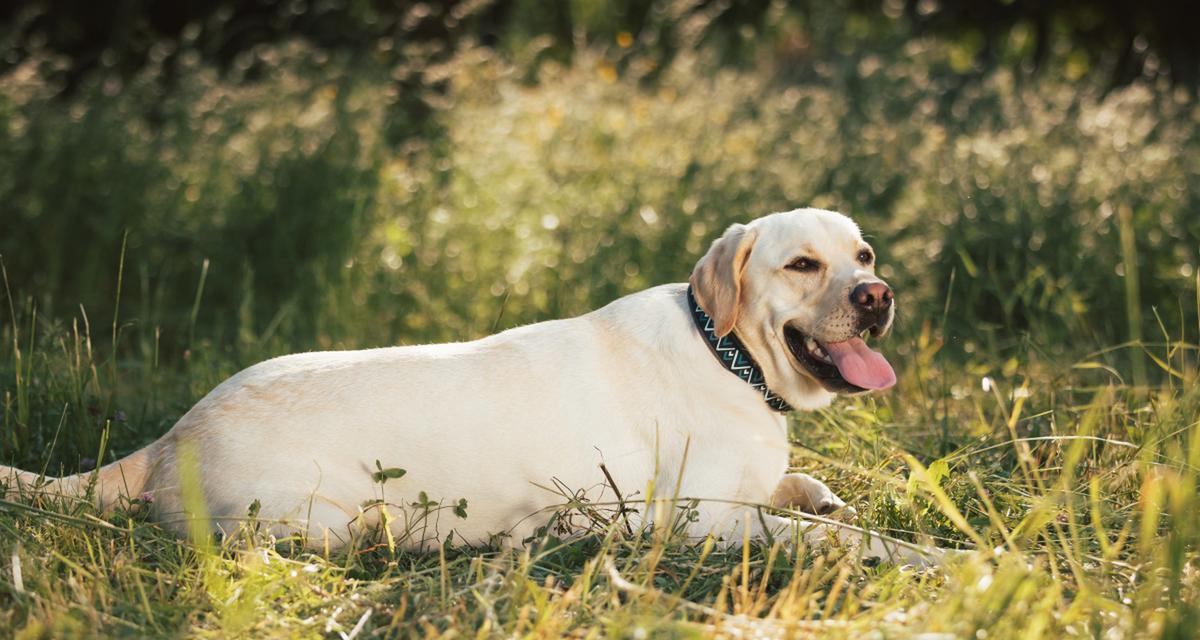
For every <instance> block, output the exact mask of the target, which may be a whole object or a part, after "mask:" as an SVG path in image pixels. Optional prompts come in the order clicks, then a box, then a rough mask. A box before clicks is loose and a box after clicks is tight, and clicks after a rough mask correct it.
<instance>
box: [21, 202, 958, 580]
mask: <svg viewBox="0 0 1200 640" xmlns="http://www.w3.org/2000/svg"><path fill="white" fill-rule="evenodd" d="M895 309H896V305H895V301H894V297H893V294H892V290H891V289H890V288H889V287H888V285H887V284H885V283H884V282H883V281H882V280H881V279H880V278H879V277H878V276H877V275H876V273H875V254H874V251H873V249H872V248H871V246H870V245H869V244H868V243H867V242H866V241H864V240H863V238H862V235H861V233H860V231H859V228H858V226H857V225H856V224H855V223H854V222H853V221H852V220H851V219H850V218H848V217H846V216H844V215H842V214H839V213H835V212H831V211H824V210H819V209H798V210H794V211H788V212H782V213H774V214H770V215H767V216H764V217H761V218H758V219H756V220H753V221H751V222H749V223H747V224H734V225H732V226H730V227H729V228H728V229H727V230H726V231H725V232H724V234H723V235H722V236H721V237H720V238H719V239H717V240H716V241H714V242H713V243H712V246H711V247H710V248H709V250H708V251H707V253H706V254H705V255H704V256H703V257H702V258H701V259H700V260H699V262H697V263H696V265H695V268H694V270H693V271H692V273H691V277H690V279H689V281H688V282H687V283H677V284H666V285H661V286H657V287H654V288H651V289H647V290H644V291H641V292H638V293H634V294H631V295H628V296H625V297H623V298H620V299H618V300H616V301H614V302H612V303H610V304H608V305H607V306H604V307H602V308H600V309H598V310H596V311H593V312H591V313H588V314H585V315H582V316H579V317H575V318H570V319H564V320H551V321H547V322H540V323H537V324H532V325H528V326H522V327H518V328H514V329H509V330H507V331H504V332H501V333H498V334H495V335H492V336H489V337H486V338H483V339H480V340H475V341H473V342H464V343H453V344H433V345H422V346H404V347H388V348H379V349H368V350H361V351H335V352H311V353H301V354H295V355H287V356H282V357H278V358H275V359H272V360H268V361H265V362H262V363H259V364H256V365H254V366H252V367H250V368H248V369H245V370H244V371H242V372H240V373H238V374H236V375H234V376H233V377H231V378H229V379H228V380H226V381H224V382H223V383H221V384H220V385H218V386H217V387H216V388H215V389H213V390H212V392H210V393H209V394H208V395H206V396H205V397H204V398H202V399H201V400H200V401H199V402H198V403H197V404H196V405H195V406H194V407H193V408H192V409H191V410H190V411H188V412H187V413H186V414H185V415H184V416H183V417H182V418H181V419H180V420H179V421H178V423H176V424H175V426H174V427H173V428H172V429H171V430H170V431H169V432H168V433H167V434H166V435H165V436H163V437H162V438H161V439H159V440H158V441H156V442H154V443H152V444H150V445H148V446H146V447H145V448H143V449H141V450H139V451H137V452H135V453H133V454H131V455H129V456H128V457H126V458H124V459H121V460H118V461H116V462H113V463H110V464H108V465H106V466H104V467H102V468H101V469H99V470H98V471H97V472H95V473H94V474H80V475H76V476H71V477H67V478H62V479H56V480H49V481H46V480H44V479H41V478H39V477H37V476H36V475H35V474H32V473H28V472H24V471H19V470H16V469H13V468H11V467H0V480H3V479H7V480H8V482H7V485H8V486H9V490H8V494H7V495H8V496H9V497H10V498H12V497H13V496H16V495H18V493H19V492H21V491H24V490H28V489H29V488H31V487H33V488H38V489H40V490H43V491H46V492H49V493H56V494H62V495H69V496H85V495H88V496H92V497H94V499H95V500H96V501H97V503H98V506H99V507H100V508H101V509H105V510H111V509H113V508H116V507H118V506H119V505H121V504H123V503H124V504H127V503H128V501H129V500H130V499H135V500H136V501H137V503H138V504H139V505H140V506H141V507H142V508H145V509H147V510H148V512H147V514H148V517H150V518H151V519H153V520H156V521H158V522H160V523H161V524H162V525H163V526H164V527H167V528H168V529H172V530H174V531H177V532H178V533H180V534H181V535H182V534H186V533H187V532H188V531H189V526H190V525H191V524H192V523H194V521H195V519H196V518H203V519H204V520H203V521H204V523H205V525H206V526H208V527H211V528H212V529H214V530H216V531H218V532H226V533H228V532H231V531H234V530H236V529H237V527H238V526H239V524H240V523H242V522H243V521H245V520H246V519H247V516H248V513H249V515H253V516H254V517H255V519H256V520H257V521H259V522H262V523H269V527H270V531H271V533H273V534H275V535H280V536H282V535H294V534H298V535H299V536H300V539H302V540H304V541H305V544H306V545H307V546H310V547H314V548H319V547H322V546H324V547H325V548H327V549H328V548H330V547H335V548H336V547H341V546H344V545H346V544H349V543H350V542H351V541H353V540H355V539H356V537H357V536H362V535H365V534H367V533H368V532H372V531H374V532H377V533H378V532H380V530H381V527H386V528H387V529H388V531H389V532H391V534H392V536H393V538H394V539H395V540H396V541H397V543H396V544H399V545H402V546H405V547H408V548H413V549H420V548H425V547H426V546H428V545H429V544H431V543H437V542H438V541H441V540H443V539H444V538H446V537H447V536H450V537H452V539H454V540H456V541H460V542H464V543H466V544H471V545H484V544H496V543H497V542H499V543H501V544H505V543H508V544H516V543H518V542H521V541H526V540H530V539H533V537H534V536H535V534H537V533H538V532H539V529H540V530H541V531H543V532H544V531H545V529H544V527H545V525H546V524H547V514H549V513H550V512H553V511H554V510H555V508H556V507H558V506H561V505H562V504H563V503H564V502H565V499H564V496H565V497H566V498H567V499H576V500H578V499H579V498H581V497H586V499H587V500H589V501H592V502H594V503H596V504H612V503H614V502H619V503H621V504H623V505H624V504H626V503H628V505H636V504H638V501H639V500H641V501H642V502H641V504H642V507H640V508H631V507H629V506H628V505H627V506H625V507H624V508H625V509H628V510H630V511H633V514H632V516H627V517H629V518H631V519H632V520H634V521H635V522H636V523H637V524H639V525H654V524H656V522H655V519H656V518H659V519H663V518H666V517H669V514H668V513H667V510H664V509H661V508H658V509H656V508H653V507H652V506H651V502H647V500H648V499H649V498H651V497H652V494H653V496H656V497H661V496H664V495H670V496H672V497H676V498H681V497H687V498H695V499H697V500H693V501H691V502H690V503H689V504H690V505H691V507H690V508H689V509H688V511H689V513H688V515H687V517H686V518H682V519H681V520H682V522H683V526H684V527H685V528H686V533H687V535H689V536H694V537H696V538H703V537H704V536H707V535H714V536H717V537H718V538H720V539H723V540H726V541H730V542H731V543H733V544H737V543H739V542H740V541H741V540H742V539H743V536H745V535H747V534H748V535H749V536H750V537H752V538H756V539H770V538H773V537H775V538H788V539H793V540H797V541H798V540H800V539H801V538H803V539H804V540H805V541H807V542H821V541H824V542H830V541H835V542H840V543H844V544H848V545H852V546H853V547H855V548H857V549H858V551H859V552H860V553H861V554H862V555H863V556H864V557H870V558H879V559H884V560H890V561H894V562H902V563H909V564H917V565H927V564H931V563H935V562H937V561H939V559H940V558H941V552H939V551H938V550H936V549H929V548H924V547H919V546H916V545H909V544H906V543H902V542H899V541H895V540H890V539H887V538H884V537H882V536H879V535H878V534H875V533H873V532H868V531H864V530H862V529H858V528H855V527H846V526H840V525H838V524H837V523H834V522H831V521H828V520H825V521H824V522H813V521H812V520H806V519H800V520H797V519H793V518H791V517H785V516H781V515H777V514H776V513H773V512H772V510H771V509H769V508H768V509H763V508H761V506H766V507H777V508H799V509H801V510H803V511H807V512H809V513H813V514H819V515H822V514H823V515H829V514H831V512H834V511H837V510H838V509H843V508H844V507H845V503H844V501H842V500H841V499H840V498H838V497H837V496H836V495H834V494H833V492H831V491H830V490H829V489H828V487H826V486H825V485H824V484H822V483H821V482H819V481H817V480H816V479H814V478H812V477H810V476H806V475H803V474H787V473H786V471H787V468H788V455H789V451H790V446H789V442H788V436H787V420H786V415H787V412H789V411H792V410H812V409H817V408H820V407H825V406H827V405H829V404H830V403H831V401H832V400H833V399H834V398H835V397H836V396H837V395H839V394H857V393H864V392H867V391H872V390H880V389H886V388H888V387H890V386H892V385H893V384H894V383H895V381H896V377H895V373H894V371H893V369H892V367H891V365H890V364H889V363H888V361H887V360H886V359H885V358H884V357H883V356H882V355H880V354H879V353H878V352H876V351H874V350H872V349H871V348H870V347H868V346H867V343H866V341H865V339H864V338H869V337H875V336H881V335H883V334H886V333H887V332H888V330H889V329H890V328H891V326H892V323H893V319H894V317H895ZM189 479H190V480H189ZM189 486H193V487H195V490H193V491H191V492H190V493H189V490H188V487H189ZM189 496H190V497H189ZM251 505H254V506H253V507H251ZM248 510H250V511H248ZM197 514H200V515H197ZM560 524H561V523H560ZM414 530H419V532H418V533H416V534H414V533H413V532H414Z"/></svg>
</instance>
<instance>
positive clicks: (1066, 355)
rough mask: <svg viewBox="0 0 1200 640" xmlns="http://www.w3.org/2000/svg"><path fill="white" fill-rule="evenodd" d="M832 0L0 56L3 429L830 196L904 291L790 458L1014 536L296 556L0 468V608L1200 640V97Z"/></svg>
mask: <svg viewBox="0 0 1200 640" xmlns="http://www.w3.org/2000/svg"><path fill="white" fill-rule="evenodd" d="M836 4H837V3H824V4H821V3H817V4H815V5H813V6H812V7H809V8H808V9H806V10H804V11H803V12H801V13H802V14H803V15H801V14H798V13H794V12H783V13H781V14H779V15H778V16H776V17H775V18H771V20H773V21H774V22H771V23H770V24H767V25H764V27H763V29H762V30H761V32H759V33H756V34H753V35H754V37H753V38H749V37H747V42H750V41H751V40H753V41H758V42H761V45H760V46H759V48H758V49H756V50H755V52H752V53H754V55H750V56H748V57H747V58H746V59H745V60H744V62H743V63H742V64H739V65H734V66H729V65H720V64H718V63H716V62H715V59H716V58H717V57H718V56H716V54H714V52H713V51H711V50H709V49H707V48H705V47H704V46H702V45H700V44H694V45H693V44H681V45H680V47H679V51H678V53H677V55H674V56H672V57H671V59H670V60H669V61H664V60H663V59H661V58H656V57H654V56H653V55H647V54H646V52H645V50H644V49H642V48H641V45H640V44H634V45H633V46H627V45H625V44H620V43H608V42H596V41H588V42H580V43H579V47H577V50H576V53H575V56H574V58H573V59H572V60H570V61H563V60H559V59H558V58H556V57H554V56H550V57H545V56H542V55H541V52H540V50H539V49H538V44H537V43H536V42H531V43H527V45H522V44H519V43H518V44H514V45H513V47H512V49H511V50H508V51H507V52H501V53H497V52H496V51H492V50H486V49H479V48H476V47H472V46H470V45H469V44H464V45H463V46H462V47H461V49H459V50H456V51H454V52H447V54H446V55H445V56H441V57H437V58H436V59H434V58H428V57H423V56H425V54H424V53H422V51H420V50H419V48H418V49H413V50H407V49H404V50H401V49H402V48H401V47H397V48H396V50H395V51H393V50H392V49H390V48H388V49H386V50H384V49H380V51H378V52H377V55H371V56H361V57H342V56H339V55H336V54H329V53H328V52H324V51H321V50H318V49H315V48H314V47H312V46H310V45H306V44H304V43H302V42H283V43H280V44H277V45H269V46H264V47H262V48H261V49H259V50H257V52H256V53H255V54H254V56H253V57H252V58H251V57H247V58H246V59H244V60H239V61H235V64H233V65H232V66H231V68H230V69H228V70H226V71H225V72H224V73H219V72H218V70H217V69H215V68H213V67H211V66H210V65H207V64H206V63H204V62H203V61H202V58H201V57H200V56H197V55H193V54H194V53H195V52H192V51H188V50H187V49H186V46H185V48H184V49H183V50H181V51H180V55H179V64H178V66H177V68H176V69H175V70H174V71H172V73H171V78H172V79H171V82H170V83H164V82H162V80H163V75H164V72H163V71H162V69H159V68H156V67H155V64H157V63H154V62H153V61H152V62H151V63H149V64H148V66H147V67H146V68H145V69H144V70H143V71H141V72H139V73H137V74H135V75H134V76H133V77H131V78H126V79H123V80H122V79H118V78H116V77H115V76H106V75H105V73H107V72H105V71H103V70H101V71H98V72H96V75H94V76H92V77H88V78H84V79H82V80H81V82H80V84H79V86H78V87H77V88H76V90H75V93H74V94H73V95H72V96H66V97H63V96H56V86H55V84H54V82H53V81H52V80H49V79H48V78H52V77H53V76H54V73H53V71H54V69H55V68H56V66H55V65H56V64H57V61H56V60H55V59H54V58H53V56H49V55H45V54H43V53H42V52H38V51H32V52H29V53H28V55H23V56H22V57H21V60H23V62H21V64H19V65H18V66H16V67H14V68H13V69H11V70H10V71H9V72H7V73H5V74H3V75H0V219H2V220H3V225H2V226H0V229H2V230H0V255H2V256H3V262H2V264H3V266H4V279H3V280H4V282H3V285H4V290H3V297H4V303H3V305H2V306H0V410H2V420H0V426H2V430H0V462H2V463H5V464H15V465H18V466H21V467H22V468H26V469H31V470H44V471H45V472H46V473H48V474H51V475H61V474H62V473H64V472H66V473H70V472H74V471H78V470H80V469H88V468H92V467H94V466H95V465H97V464H98V463H101V462H102V461H103V460H112V459H114V458H116V457H120V456H123V455H126V454H128V453H129V452H131V451H133V450H135V449H137V448H138V447H140V446H141V445H143V444H145V443H147V442H149V441H151V440H153V439H155V438H157V437H158V436H160V435H161V434H162V433H164V432H166V430H168V429H169V428H170V427H171V425H172V424H174V422H175V420H177V419H178V418H179V416H181V415H182V414H183V413H184V412H185V411H186V410H187V409H188V408H189V407H191V406H192V404H193V403H194V402H195V401H196V400H197V399H199V398H200V397H201V396H202V395H204V394H205V393H207V392H208V391H209V390H210V389H211V388H212V387H213V386H215V385H216V384H217V383H219V382H220V381H222V380H223V379H225V378H226V377H228V376H229V375H232V374H233V373H235V372H236V371H238V370H240V369H241V368H243V367H245V366H248V365H250V364H253V363H254V362H257V361H260V360H262V359H265V358H267V357H271V356H274V355H278V354H282V353H290V352H296V351H305V350H312V349H324V348H359V347H369V346H379V345H385V344H397V343H409V344H411V343H414V342H427V341H443V340H450V339H470V338H475V337H479V336H481V335H485V334H487V333H490V332H491V331H493V330H495V329H502V328H505V327H509V326H514V325H517V324H524V323H528V322H533V321H538V320H544V319H547V318H553V317H563V316H570V315H575V314H578V313H582V312H584V311H587V310H589V309H592V308H595V307H597V306H599V305H601V304H604V303H606V302H608V301H610V300H612V299H614V298H616V297H619V296H621V295H624V294H625V293H628V292H630V291H635V290H638V289H642V288H645V287H647V286H651V285H653V284H658V283H662V282H670V281H682V280H684V279H686V277H687V273H688V271H689V269H690V266H691V265H692V264H693V263H694V261H695V259H696V258H697V257H698V256H699V254H700V253H701V252H702V251H703V249H704V247H705V246H706V245H707V242H708V241H709V240H710V239H711V238H712V237H713V236H714V235H716V233H717V232H718V231H719V230H720V229H722V228H724V226H726V225H727V224H729V223H730V222H733V221H744V220H746V219H748V218H750V217H754V216H756V215H759V214H762V213H766V212H769V211H773V210H779V209H781V208H784V207H791V206H798V205H802V204H813V205H816V206H824V207H829V208H836V209H839V210H843V211H846V212H848V213H850V214H852V215H853V216H854V217H855V218H856V219H857V220H858V221H859V222H860V223H861V224H862V226H863V228H864V229H865V230H866V231H867V232H868V234H869V238H870V239H871V240H872V242H873V243H874V244H875V245H876V249H877V251H878V253H879V256H880V263H881V265H882V267H881V269H882V270H881V274H882V275H883V276H884V277H885V278H886V279H888V281H889V282H890V283H891V284H893V285H894V286H895V288H896V289H897V291H898V292H899V299H900V307H899V310H900V316H899V319H898V330H897V333H896V335H895V336H894V337H893V338H891V339H890V341H889V342H888V343H886V344H885V345H884V350H885V351H886V352H887V354H888V356H889V358H890V359H891V360H892V361H893V362H894V363H896V364H897V365H898V370H899V374H900V384H899V386H898V387H897V388H896V389H895V390H893V391H890V392H888V393H886V394H881V395H874V396H869V397H864V398H858V399H850V400H841V401H839V402H838V403H837V404H836V405H835V406H834V407H833V408H831V409H830V410H828V411H822V412H818V413H811V414H798V415H796V416H794V417H793V418H792V425H791V428H792V436H793V441H794V443H795V448H794V456H793V464H794V465H795V468H796V469H798V470H803V471H806V472H809V473H812V474H814V475H817V476H818V477H821V478H822V479H824V480H825V481H826V482H827V483H828V484H829V485H830V486H832V487H833V488H834V489H835V491H837V492H838V493H839V494H840V495H841V496H843V497H844V498H845V499H847V501H849V502H850V503H852V504H853V505H854V506H855V507H856V508H857V510H858V513H859V517H860V523H861V524H863V525H865V526H869V527H871V528H875V529H880V530H885V531H888V532H890V533H892V534H894V535H897V536H900V537H906V538H912V539H925V540H937V541H940V542H941V543H942V544H946V545H951V546H964V547H971V546H976V547H980V548H982V549H985V550H991V549H995V548H998V547H999V548H1002V549H1004V552H1003V553H999V554H997V553H993V552H991V551H983V552H980V553H978V554H973V555H971V556H970V557H968V558H966V559H965V560H963V561H962V562H959V563H956V564H954V565H952V566H948V567H946V568H945V569H943V570H938V571H930V572H926V573H914V572H911V571H907V570H902V569H898V568H895V567H863V566H861V565H860V564H858V563H857V562H855V561H854V560H853V559H851V558H846V557H842V556H841V555H840V554H839V553H838V552H837V551H836V550H816V549H785V548H781V547H774V546H770V545H751V546H749V547H746V548H745V549H744V550H723V549H720V548H710V547H706V546H704V545H688V544H685V543H683V542H682V541H680V540H679V539H677V538H675V537H672V536H670V535H666V534H663V533H662V532H659V533H656V534H645V535H640V534H638V532H630V531H627V530H626V529H625V528H624V527H623V526H621V523H619V522H617V523H612V522H608V521H607V520H606V519H605V518H604V517H603V516H602V513H601V512H602V511H603V510H598V509H597V507H598V506H597V505H583V504H574V505H571V506H570V509H571V510H573V511H575V512H580V511H582V512H583V513H575V514H574V515H575V516H576V517H592V518H597V519H598V522H597V528H596V531H595V535H593V536H590V537H587V538H585V539H582V540H577V541H573V542H570V543H563V542H562V541H558V540H553V539H546V540H542V541H541V542H539V543H538V544H536V545H534V546H533V547H531V548H529V549H526V550H524V551H520V552H499V551H495V550H470V549H456V548H446V549H441V550H440V551H439V552H437V553H429V554H411V553H400V552H394V551H391V550H389V548H388V547H387V545H386V544H384V545H383V546H379V547H372V546H370V545H363V546H361V547H358V548H355V549H353V550H352V551H350V552H346V553H339V554H333V555H328V554H315V555H314V554H305V553H301V552H297V551H295V550H293V549H290V548H289V547H288V545H286V544H283V545H276V544H272V543H271V541H269V540H262V539H260V538H257V537H255V536H249V537H248V538H242V539H241V540H238V541H236V542H237V543H236V544H234V541H230V542H227V543H221V544H216V543H214V542H213V541H211V540H196V541H194V542H193V541H186V540H178V539H176V538H174V537H171V536H169V535H167V534H165V533H164V532H163V531H161V530H160V529H159V528H157V527H155V526H154V525H152V524H149V523H147V522H145V521H143V520H142V519H141V518H139V516H138V511H137V509H136V505H129V508H128V509H126V510H124V511H123V512H120V513H116V514H110V515H103V516H102V515H100V514H97V513H95V512H94V510H92V509H91V508H90V507H89V506H87V505H86V504H84V503H77V502H56V501H53V500H40V501H33V502H32V503H8V502H6V503H3V504H0V637H8V636H10V635H11V636H17V637H29V638H34V637H53V638H60V637H72V636H90V635H129V636H147V635H155V636H158V635H168V636H187V637H191V636H219V637H226V636H239V637H240V636H245V635H259V636H278V637H296V636H334V637H337V636H339V634H344V635H346V636H351V635H353V636H355V637H377V636H388V635H393V636H408V635H439V634H440V635H447V636H458V637H462V636H482V637H488V636H526V635H528V636H542V637H559V636H562V635H577V636H585V637H586V636H588V635H606V636H634V637H643V636H644V637H652V636H659V635H666V636H704V635H711V634H714V633H716V634H721V635H726V636H751V635H765V636H789V635H801V636H803V635H806V634H811V635H817V636H821V637H848V638H858V637H882V638H891V637H910V636H917V635H918V634H935V635H932V636H931V635H926V636H925V637H926V638H931V637H934V638H937V637H951V636H953V637H961V638H970V637H975V638H980V639H982V638H1007V637H1021V638H1039V637H1041V638H1063V637H1096V638H1106V639H1107V638H1124V637H1147V638H1192V637H1195V636H1196V629H1198V628H1200V604H1198V600H1200V598H1198V597H1197V596H1198V594H1197V589H1200V577H1198V576H1200V518H1198V517H1197V515H1196V514H1197V513H1200V500H1198V498H1197V495H1196V494H1197V488H1198V484H1200V389H1198V386H1200V385H1197V378H1198V376H1200V350H1198V348H1197V346H1196V345H1197V344H1198V343H1200V296H1198V295H1197V289H1200V282H1198V281H1197V279H1196V274H1197V260H1198V257H1197V255H1196V246H1197V243H1198V242H1200V217H1197V216H1196V215H1195V212H1196V211H1197V210H1200V200H1197V194H1200V189H1196V188H1195V187H1196V176H1197V175H1200V119H1198V118H1197V111H1196V107H1195V104H1194V103H1193V102H1190V101H1188V100H1187V99H1186V96H1184V95H1183V94H1182V93H1180V92H1178V91H1174V90H1172V89H1171V88H1170V87H1167V86H1164V85H1162V84H1159V83H1158V82H1157V81H1154V80H1146V81H1144V82H1136V83H1134V84H1132V85H1131V86H1129V87H1125V88H1122V89H1110V88H1108V87H1107V86H1106V85H1105V83H1104V81H1103V79H1100V78H1096V77H1091V76H1088V75H1086V74H1084V75H1079V73H1074V72H1073V73H1065V72H1066V71H1068V70H1069V69H1068V68H1067V67H1069V66H1070V65H1068V64H1067V63H1068V62H1069V61H1066V60H1064V59H1062V58H1061V57H1057V54H1054V55H1051V57H1050V59H1048V60H1047V61H1046V63H1045V67H1044V69H1043V73H1042V74H1041V75H1031V74H1025V73H1023V72H1019V71H1014V70H1013V69H1012V68H1009V67H1007V66H1005V65H995V66H994V67H985V66H981V64H982V63H981V62H979V61H977V60H975V58H973V57H972V53H971V52H970V51H966V50H964V49H963V46H962V42H955V41H939V40H935V39H930V38H924V37H921V38H912V37H910V36H909V35H905V34H902V33H900V32H898V31H897V30H896V29H895V27H894V26H891V25H890V23H889V21H887V20H882V19H881V20H876V21H868V22H864V21H863V20H862V19H861V17H859V18H854V19H848V18H847V16H846V14H845V11H844V10H843V9H839V8H838V7H837V6H834V5H836ZM780 6H782V5H780ZM798 43H802V44H803V46H802V47H799V44H798ZM1009 44H1010V46H1011V47H1014V48H1020V46H1022V45H1021V44H1020V43H1018V42H1016V41H1014V42H1012V43H1009ZM793 45H795V46H797V47H799V48H793ZM748 46H749V45H748ZM389 52H391V53H389ZM251 67H253V68H254V69H256V71H255V72H254V73H253V74H249V73H248V72H247V71H246V70H247V69H249V68H251ZM1076 71H1078V69H1076ZM251 76H252V77H251ZM416 77H421V78H424V79H425V80H422V82H427V83H428V84H427V85H423V84H421V83H420V82H414V81H411V80H412V79H413V78H416ZM398 79H406V80H404V81H403V82H401V83H400V86H401V87H403V90H401V89H400V88H398V87H397V80H398ZM417 107H419V108H417ZM412 114H424V115H423V116H421V118H422V119H420V120H416V121H413V120H410V119H409V118H412V117H416V116H413V115H412ZM381 472H382V470H381ZM936 634H948V635H945V636H938V635H936Z"/></svg>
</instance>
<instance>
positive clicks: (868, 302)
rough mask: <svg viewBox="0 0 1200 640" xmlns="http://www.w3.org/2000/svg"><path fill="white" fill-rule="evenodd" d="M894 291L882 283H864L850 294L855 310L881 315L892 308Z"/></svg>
mask: <svg viewBox="0 0 1200 640" xmlns="http://www.w3.org/2000/svg"><path fill="white" fill-rule="evenodd" d="M892 297H893V296H892V290H891V289H889V288H888V286H887V285H886V284H884V283H882V282H864V283H862V284H860V285H858V286H857V287H854V291H851V292H850V304H853V305H854V308H855V309H858V310H859V311H865V312H867V313H871V314H875V315H879V314H881V313H885V312H887V310H888V309H890V308H891V307H892Z"/></svg>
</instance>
